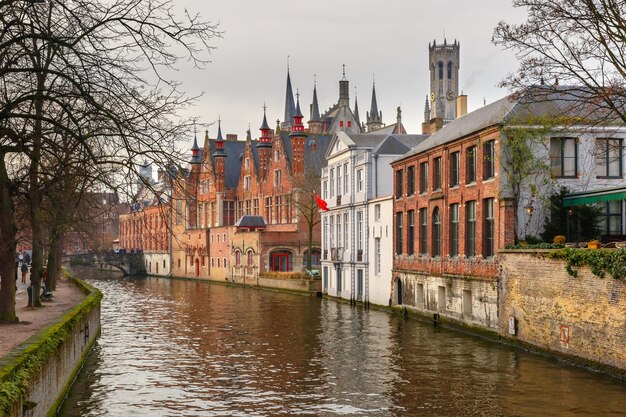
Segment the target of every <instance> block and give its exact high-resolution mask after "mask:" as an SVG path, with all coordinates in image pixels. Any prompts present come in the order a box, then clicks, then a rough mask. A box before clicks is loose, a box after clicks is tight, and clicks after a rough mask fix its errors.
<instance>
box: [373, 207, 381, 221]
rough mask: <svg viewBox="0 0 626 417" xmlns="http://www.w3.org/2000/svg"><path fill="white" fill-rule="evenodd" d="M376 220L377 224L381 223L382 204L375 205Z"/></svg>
mask: <svg viewBox="0 0 626 417" xmlns="http://www.w3.org/2000/svg"><path fill="white" fill-rule="evenodd" d="M374 220H375V221H377V222H379V221H380V204H375V205H374Z"/></svg>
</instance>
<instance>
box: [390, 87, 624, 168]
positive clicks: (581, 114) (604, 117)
mask: <svg viewBox="0 0 626 417" xmlns="http://www.w3.org/2000/svg"><path fill="white" fill-rule="evenodd" d="M593 97H594V96H593V95H592V94H591V93H590V94H589V97H585V95H584V93H583V92H581V89H580V88H571V87H567V86H563V87H560V90H559V91H557V92H554V91H553V90H551V89H548V88H544V87H541V86H538V87H535V88H534V89H531V90H529V91H528V92H527V93H526V94H523V95H520V97H514V96H512V95H511V96H506V97H503V98H501V99H500V100H498V101H495V102H493V103H491V104H488V105H486V106H484V107H481V108H480V109H478V110H475V111H473V112H471V113H468V114H466V115H464V116H461V117H459V118H457V119H455V120H453V121H451V122H450V123H448V124H447V125H445V126H444V127H443V128H442V129H441V130H439V131H437V132H435V133H434V134H433V135H432V136H431V137H430V138H428V139H427V140H425V141H424V142H422V143H420V144H419V145H417V146H416V147H414V148H413V149H411V151H410V152H408V153H407V154H405V155H403V156H402V158H399V159H398V160H400V159H404V158H406V157H409V156H411V155H415V154H418V153H420V152H424V151H426V150H428V149H431V148H434V147H436V146H440V145H443V144H446V143H449V142H452V141H454V140H457V139H460V138H462V137H465V136H467V135H471V134H473V133H475V132H478V131H480V130H483V129H486V128H488V127H490V126H496V125H498V126H502V125H506V124H510V125H529V126H531V125H538V124H539V123H541V121H542V120H556V121H557V122H558V120H559V119H562V120H563V121H564V122H563V123H568V122H569V123H570V124H583V125H584V124H587V125H588V124H594V123H605V124H606V123H609V124H610V123H613V124H615V123H616V122H617V123H618V124H622V122H621V121H620V120H614V118H611V115H610V114H607V111H606V109H605V108H603V107H601V106H598V105H597V104H593Z"/></svg>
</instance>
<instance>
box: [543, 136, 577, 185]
mask: <svg viewBox="0 0 626 417" xmlns="http://www.w3.org/2000/svg"><path fill="white" fill-rule="evenodd" d="M577 155H578V143H577V141H576V139H574V138H551V139H550V167H551V169H552V176H553V177H576V175H577V174H578V157H577Z"/></svg>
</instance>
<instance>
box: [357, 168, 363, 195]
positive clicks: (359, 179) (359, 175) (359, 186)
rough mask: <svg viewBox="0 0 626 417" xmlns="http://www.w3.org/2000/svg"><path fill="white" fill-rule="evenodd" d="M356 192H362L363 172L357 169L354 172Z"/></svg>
mask: <svg viewBox="0 0 626 417" xmlns="http://www.w3.org/2000/svg"><path fill="white" fill-rule="evenodd" d="M356 191H357V192H358V193H360V192H363V170H362V169H359V170H358V171H357V172H356Z"/></svg>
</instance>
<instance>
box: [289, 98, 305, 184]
mask: <svg viewBox="0 0 626 417" xmlns="http://www.w3.org/2000/svg"><path fill="white" fill-rule="evenodd" d="M296 96H297V104H296V113H295V115H294V116H293V128H292V130H291V134H290V135H289V136H290V137H291V159H292V160H291V165H292V169H293V174H294V175H301V174H303V173H304V143H305V141H306V137H307V134H306V133H304V125H303V124H302V118H303V117H304V116H302V112H301V111H300V94H296Z"/></svg>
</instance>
